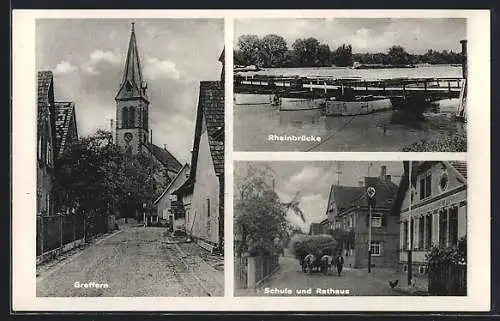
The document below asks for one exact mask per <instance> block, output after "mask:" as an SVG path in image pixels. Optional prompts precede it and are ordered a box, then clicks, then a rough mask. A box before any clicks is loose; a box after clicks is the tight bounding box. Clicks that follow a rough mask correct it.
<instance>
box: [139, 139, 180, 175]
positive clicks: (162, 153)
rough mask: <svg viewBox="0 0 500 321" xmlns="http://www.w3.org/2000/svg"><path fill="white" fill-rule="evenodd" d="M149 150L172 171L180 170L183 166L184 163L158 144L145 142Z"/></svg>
mask: <svg viewBox="0 0 500 321" xmlns="http://www.w3.org/2000/svg"><path fill="white" fill-rule="evenodd" d="M143 145H144V146H145V147H146V148H147V149H148V150H149V152H150V153H151V154H152V155H153V156H154V157H155V158H156V159H157V160H158V161H159V162H160V163H162V165H163V166H165V167H167V168H168V169H169V170H170V171H172V172H176V173H177V172H178V171H180V170H181V168H182V164H181V163H179V161H178V160H177V159H176V158H175V157H174V155H172V154H171V153H170V152H169V151H168V150H166V149H163V148H161V147H158V146H156V145H155V144H152V143H150V142H147V143H144V144H143Z"/></svg>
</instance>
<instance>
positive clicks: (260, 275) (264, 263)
mask: <svg viewBox="0 0 500 321" xmlns="http://www.w3.org/2000/svg"><path fill="white" fill-rule="evenodd" d="M278 267H279V260H278V255H277V254H273V255H260V256H243V257H237V258H236V261H235V274H236V282H235V285H236V287H237V288H240V289H241V288H253V287H255V286H256V285H258V284H259V283H260V282H262V281H263V280H264V279H265V278H266V277H268V276H270V275H272V274H273V273H274V272H275V271H276V270H277V269H278Z"/></svg>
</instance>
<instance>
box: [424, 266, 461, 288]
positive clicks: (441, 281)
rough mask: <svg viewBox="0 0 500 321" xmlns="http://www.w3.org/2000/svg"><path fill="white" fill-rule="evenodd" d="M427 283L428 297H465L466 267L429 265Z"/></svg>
mask: <svg viewBox="0 0 500 321" xmlns="http://www.w3.org/2000/svg"><path fill="white" fill-rule="evenodd" d="M428 282H429V283H428V291H429V294H430V295H452V296H458V295H467V265H466V264H449V263H436V264H430V265H429V272H428Z"/></svg>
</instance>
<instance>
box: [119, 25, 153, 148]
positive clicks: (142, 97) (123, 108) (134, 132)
mask: <svg viewBox="0 0 500 321" xmlns="http://www.w3.org/2000/svg"><path fill="white" fill-rule="evenodd" d="M146 89H147V86H146V83H145V82H144V80H143V78H142V70H141V63H140V60H139V51H138V49H137V43H136V39H135V30H134V23H132V30H131V33H130V41H129V44H128V51H127V59H126V61H125V68H124V70H123V78H122V81H121V83H120V88H119V89H118V93H117V94H116V97H115V101H116V130H115V135H116V137H115V142H116V144H117V145H118V146H120V147H121V148H122V150H123V151H124V152H126V153H130V154H136V153H139V152H141V151H142V146H143V145H145V144H147V143H148V139H149V138H148V123H149V120H148V108H149V99H148V97H147V95H146Z"/></svg>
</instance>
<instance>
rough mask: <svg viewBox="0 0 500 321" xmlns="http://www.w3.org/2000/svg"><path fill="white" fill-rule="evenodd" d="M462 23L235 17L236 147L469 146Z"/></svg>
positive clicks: (317, 149)
mask: <svg viewBox="0 0 500 321" xmlns="http://www.w3.org/2000/svg"><path fill="white" fill-rule="evenodd" d="M466 29H467V19H466V18H418V19H417V18H331V19H329V18H324V19H312V18H300V19H290V18H273V19H270V18H268V19H258V18H254V19H252V18H248V19H235V22H234V40H233V41H234V85H233V86H234V87H233V91H234V96H233V97H234V149H235V151H242V152H246V151H304V152H330V151H331V152H342V151H352V152H361V151H362V152H364V151H368V152H466V151H467V131H466V121H467V108H466V107H467V106H466V97H467V30H466Z"/></svg>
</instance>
